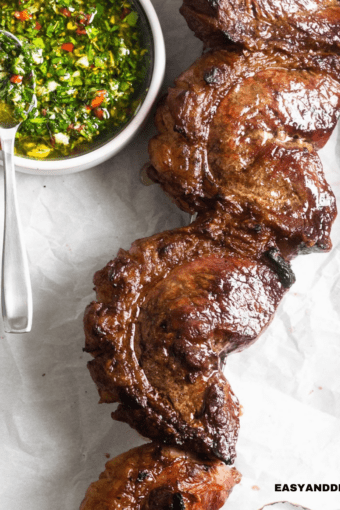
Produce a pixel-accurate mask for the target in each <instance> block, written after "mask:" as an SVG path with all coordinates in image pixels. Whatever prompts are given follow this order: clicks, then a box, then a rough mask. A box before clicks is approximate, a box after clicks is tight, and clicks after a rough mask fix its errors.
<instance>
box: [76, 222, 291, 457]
mask: <svg viewBox="0 0 340 510" xmlns="http://www.w3.org/2000/svg"><path fill="white" fill-rule="evenodd" d="M222 220H223V221H222ZM234 232H237V235H236V233H235V234H234ZM254 239H257V241H258V242H257V243H254ZM254 248H256V250H255V251H253V250H254ZM275 250H276V249H275V248H273V247H272V239H271V237H270V235H269V234H268V232H266V231H264V232H257V231H256V228H255V229H254V228H253V226H250V227H249V226H248V227H245V228H244V231H243V232H242V230H240V229H238V230H237V229H236V228H235V225H234V224H233V222H232V220H231V219H230V221H229V222H228V221H227V220H226V218H224V217H223V216H220V215H218V214H215V215H212V216H211V217H210V216H209V215H202V216H200V217H199V218H198V219H197V220H196V221H195V222H194V223H193V224H191V225H190V226H188V227H184V228H182V229H177V230H173V231H169V232H164V233H162V234H157V235H155V236H152V237H150V238H146V239H141V240H139V241H136V242H135V243H134V244H133V245H132V247H131V249H130V251H129V252H125V251H124V250H121V251H120V252H119V254H118V256H117V258H116V259H114V260H113V261H111V262H110V263H109V264H108V265H107V266H106V267H105V268H104V269H103V270H101V271H99V272H97V273H96V275H95V278H94V283H95V285H96V291H97V301H96V302H93V303H92V304H91V305H90V306H89V307H88V309H87V311H86V314H85V332H86V348H85V350H87V351H88V352H90V353H91V354H92V355H93V356H94V357H95V359H94V360H93V361H91V362H90V363H89V369H90V372H91V375H92V378H93V379H94V381H95V382H96V384H97V386H98V389H99V392H100V395H101V400H102V401H104V402H120V406H119V407H118V409H117V411H115V412H114V413H113V417H114V418H115V419H118V420H122V421H126V422H127V423H129V424H130V425H131V426H132V427H133V428H135V429H137V430H138V431H139V432H140V433H141V434H142V435H144V436H146V437H149V438H151V439H154V440H157V441H161V442H165V443H167V444H173V445H177V446H180V447H182V448H185V449H188V450H192V451H196V452H197V453H200V454H201V455H203V456H206V457H209V458H211V457H218V458H221V459H224V460H225V461H226V462H228V463H230V462H232V461H233V459H234V457H235V443H236V440H237V434H238V428H239V418H238V415H239V408H238V403H237V400H236V398H235V396H234V394H233V393H232V390H231V388H230V386H229V384H228V382H227V380H226V379H225V377H224V375H223V373H222V370H221V356H223V355H225V354H227V353H228V352H231V351H234V350H241V349H243V348H244V347H247V346H248V345H250V344H251V343H253V342H254V341H255V340H256V338H257V337H258V336H259V334H260V333H261V332H262V331H263V330H264V329H265V328H266V327H267V325H268V324H269V323H270V321H271V319H272V316H273V313H274V312H275V310H276V308H277V306H278V303H279V302H280V299H281V298H282V296H283V295H284V293H285V291H286V288H287V287H288V286H289V285H290V284H291V283H292V281H289V278H293V276H292V274H291V272H290V270H289V267H288V266H287V265H285V263H284V261H283V260H282V261H281V262H282V263H281V265H280V258H277V257H275V256H274V254H275V253H276V251H275Z"/></svg>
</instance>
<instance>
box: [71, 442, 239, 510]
mask: <svg viewBox="0 0 340 510" xmlns="http://www.w3.org/2000/svg"><path fill="white" fill-rule="evenodd" d="M240 478H241V477H240V474H239V473H238V471H237V470H236V469H235V468H229V467H227V466H226V465H225V464H224V463H223V462H220V461H204V462H203V461H202V460H200V459H198V458H196V457H195V456H194V455H192V454H190V453H184V452H181V451H179V450H176V449H174V448H169V447H166V446H161V445H157V444H154V443H152V444H146V445H144V446H140V447H138V448H134V449H133V450H130V451H128V452H126V453H123V454H122V455H119V456H118V457H116V458H114V459H112V460H110V461H109V462H107V463H106V469H105V471H104V472H103V473H101V475H100V477H99V480H98V481H96V482H93V483H92V484H91V485H90V487H89V488H88V490H87V492H86V495H85V498H84V500H83V502H82V504H81V506H80V510H113V509H115V510H118V509H125V510H137V509H138V510H169V509H171V510H184V509H185V510H218V509H219V508H221V507H222V506H223V504H224V502H225V501H226V500H227V499H228V497H229V494H230V492H231V491H232V489H233V487H234V486H235V485H236V484H237V483H239V481H240Z"/></svg>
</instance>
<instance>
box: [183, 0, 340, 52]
mask: <svg viewBox="0 0 340 510" xmlns="http://www.w3.org/2000/svg"><path fill="white" fill-rule="evenodd" d="M180 11H181V13H182V14H183V16H184V17H185V19H186V21H187V23H188V25H189V27H190V28H191V29H192V30H193V31H194V32H195V35H196V36H197V37H199V38H200V39H201V40H202V41H204V43H205V44H206V45H207V46H210V47H212V46H221V45H222V46H225V45H228V44H230V43H239V44H242V45H244V46H245V47H247V48H249V49H251V50H253V51H254V50H262V49H266V48H280V49H281V50H285V51H288V52H294V53H297V52H300V51H302V52H305V51H308V50H309V49H313V50H318V51H319V52H322V51H330V50H331V51H334V50H335V51H339V48H340V36H339V25H340V6H339V2H338V1H337V0H281V1H280V2H279V1H277V0H184V1H183V6H182V7H181V9H180Z"/></svg>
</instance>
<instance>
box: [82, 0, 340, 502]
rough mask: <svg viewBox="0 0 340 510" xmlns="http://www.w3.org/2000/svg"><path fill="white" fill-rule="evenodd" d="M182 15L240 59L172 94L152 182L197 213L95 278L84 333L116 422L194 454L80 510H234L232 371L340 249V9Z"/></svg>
mask: <svg viewBox="0 0 340 510" xmlns="http://www.w3.org/2000/svg"><path fill="white" fill-rule="evenodd" d="M181 10H182V13H183V15H184V16H185V17H186V19H187V21H188V23H189V26H190V27H191V28H192V29H193V30H194V31H195V33H196V35H198V36H199V37H200V38H201V39H202V40H203V41H204V42H205V44H206V45H207V46H211V47H214V46H216V45H222V46H223V47H224V48H226V47H228V50H227V49H214V50H212V51H210V52H208V53H206V54H204V55H203V56H202V57H201V58H200V59H198V60H197V61H196V62H195V63H194V64H193V65H192V66H191V67H190V68H189V70H187V71H186V72H184V73H183V74H182V75H181V76H180V77H179V78H178V79H177V80H176V82H175V86H174V87H173V88H172V89H170V90H169V93H168V95H167V96H166V97H165V98H163V100H162V102H161V103H160V106H159V108H158V110H157V115H156V126H157V128H158V131H159V134H158V135H157V136H156V137H154V138H153V139H152V140H151V142H150V145H149V153H150V165H149V167H148V175H149V176H150V177H151V178H152V179H153V180H154V181H156V182H158V183H160V184H161V186H162V187H163V189H164V190H165V191H166V192H167V193H168V194H169V195H170V196H171V197H172V198H173V199H174V200H175V201H176V203H177V204H178V205H179V207H181V208H182V209H183V210H184V211H187V212H190V213H194V212H197V213H198V217H197V219H196V221H195V222H194V223H192V224H191V225H190V226H188V227H184V228H181V229H176V230H173V231H169V232H163V233H162V234H157V235H155V236H152V237H150V238H147V239H140V240H138V241H136V242H135V243H133V245H132V247H131V249H130V251H129V252H126V251H124V250H120V251H119V253H118V256H117V257H116V259H115V260H113V261H111V262H109V263H108V264H107V266H106V267H105V268H104V269H102V270H101V271H98V272H97V273H96V275H95V278H94V283H95V288H96V292H97V301H95V302H93V303H91V304H90V305H89V306H88V308H87V310H86V313H85V319H84V323H85V333H86V347H85V350H86V351H87V352H89V353H91V354H92V355H93V357H94V359H93V360H92V361H91V362H89V365H88V366H89V370H90V373H91V375H92V378H93V380H94V381H95V383H96V384H97V387H98V390H99V394H100V397H101V401H102V402H108V403H110V402H118V403H119V406H118V408H117V409H116V411H114V412H113V413H112V416H113V418H114V419H117V420H121V421H125V422H127V423H128V424H130V425H131V426H132V427H133V428H135V429H136V430H138V431H139V432H140V433H141V434H142V435H144V436H146V437H149V438H151V439H153V440H155V441H157V443H158V444H159V443H166V444H170V445H174V446H177V447H180V448H181V450H182V453H179V452H178V451H174V450H173V449H170V448H169V447H165V446H157V445H155V444H151V445H147V446H144V447H141V448H137V449H135V450H132V451H130V452H128V453H126V454H123V455H121V456H120V457H118V458H117V459H114V460H113V461H111V462H109V463H108V464H107V469H106V471H105V473H103V474H102V475H101V478H100V480H99V481H98V482H95V483H94V484H92V486H90V488H89V490H88V492H87V495H86V497H85V500H84V502H83V504H82V506H81V510H92V509H93V510H97V509H98V510H99V509H103V510H105V509H109V508H131V510H132V509H137V508H139V509H141V510H143V509H144V510H152V509H156V508H157V509H162V508H164V510H165V509H172V510H184V508H186V509H188V510H190V509H193V510H194V509H195V510H196V509H197V510H198V509H202V510H203V508H204V509H211V510H213V509H218V508H220V507H221V505H222V504H223V502H224V500H225V498H226V497H227V496H228V495H229V492H230V490H231V489H232V487H233V486H234V485H235V483H238V481H239V478H238V476H239V475H238V473H237V472H236V471H233V470H230V469H228V468H226V467H225V465H223V464H221V463H219V462H218V461H216V457H217V458H219V459H222V460H223V461H224V463H225V464H230V463H232V462H233V460H234V458H235V443H236V440H237V435H238V429H239V405H238V402H237V399H236V398H235V396H234V394H233V392H232V390H231V388H230V386H229V384H228V382H227V380H226V379H225V377H224V375H223V373H222V370H221V368H222V363H223V359H224V357H225V356H226V355H228V354H230V353H231V352H234V351H239V350H242V349H243V348H245V347H247V346H249V345H250V344H252V343H253V342H254V341H255V340H256V339H257V338H258V336H259V335H260V334H261V332H262V331H263V330H264V329H265V328H266V327H267V326H268V324H269V323H270V321H271V320H272V317H273V314H274V312H275V310H276V308H277V306H278V304H279V302H280V300H281V299H282V297H283V295H284V294H285V292H286V290H287V289H288V288H289V287H290V285H291V284H292V283H293V282H294V274H293V272H292V270H291V268H290V264H289V260H291V259H292V258H293V257H294V256H296V255H297V253H299V252H301V251H302V252H308V251H311V250H313V249H319V250H329V249H330V247H331V241H330V229H331V225H332V223H333V221H334V218H335V215H336V205H335V200H334V195H333V193H332V191H331V189H330V187H329V186H328V184H327V182H326V180H325V178H324V176H323V171H322V166H321V162H320V160H319V157H318V155H317V152H316V151H317V150H318V149H320V148H321V147H323V146H324V144H325V143H326V142H327V140H328V138H329V136H330V134H331V133H332V131H333V129H334V127H335V125H336V122H337V119H338V117H339V112H340V83H339V82H340V56H338V55H336V54H332V52H334V50H335V53H336V52H337V51H338V48H340V37H339V35H338V26H339V24H340V7H338V5H337V2H335V0H329V1H327V0H320V1H317V0H315V1H313V0H296V1H294V0H292V1H287V2H284V3H283V4H282V3H281V4H278V3H277V2H276V1H275V2H274V1H273V0H261V2H260V1H257V0H252V1H251V2H248V1H247V0H243V1H241V0H239V1H238V2H236V1H234V2H231V1H230V0H184V5H183V7H182V9H181ZM233 43H237V44H236V45H235V44H233ZM239 43H240V44H241V45H244V46H245V47H247V48H248V49H251V50H255V52H253V53H251V52H249V51H248V49H247V50H245V49H244V48H243V49H242V47H241V45H240V44H239ZM273 48H275V49H273ZM282 49H283V50H285V53H283V52H282V51H281V50H282ZM292 49H294V52H292V51H291V50H292ZM307 49H308V51H306V50H307ZM279 50H280V51H279ZM295 50H296V51H295ZM183 450H184V451H195V453H196V454H197V455H199V456H200V458H201V459H204V460H202V461H198V460H197V459H194V458H193V457H190V456H189V455H188V454H185V453H183ZM207 459H208V460H207ZM209 459H210V460H209ZM211 459H215V460H214V461H213V460H211ZM207 466H209V468H207ZM224 484H226V485H224Z"/></svg>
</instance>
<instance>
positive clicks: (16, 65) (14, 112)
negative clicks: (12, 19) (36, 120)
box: [0, 32, 34, 127]
mask: <svg viewBox="0 0 340 510" xmlns="http://www.w3.org/2000/svg"><path fill="white" fill-rule="evenodd" d="M33 87H34V82H33V76H32V69H31V54H30V52H29V49H28V45H27V44H25V43H24V44H23V47H21V46H20V45H19V44H18V43H17V42H16V41H14V40H13V39H11V38H10V37H8V36H7V35H6V34H5V33H2V32H1V33H0V124H1V126H3V127H11V126H14V125H16V124H19V123H20V122H22V121H24V120H26V119H27V111H28V109H29V107H30V105H31V103H32V101H33V94H34V90H33Z"/></svg>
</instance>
